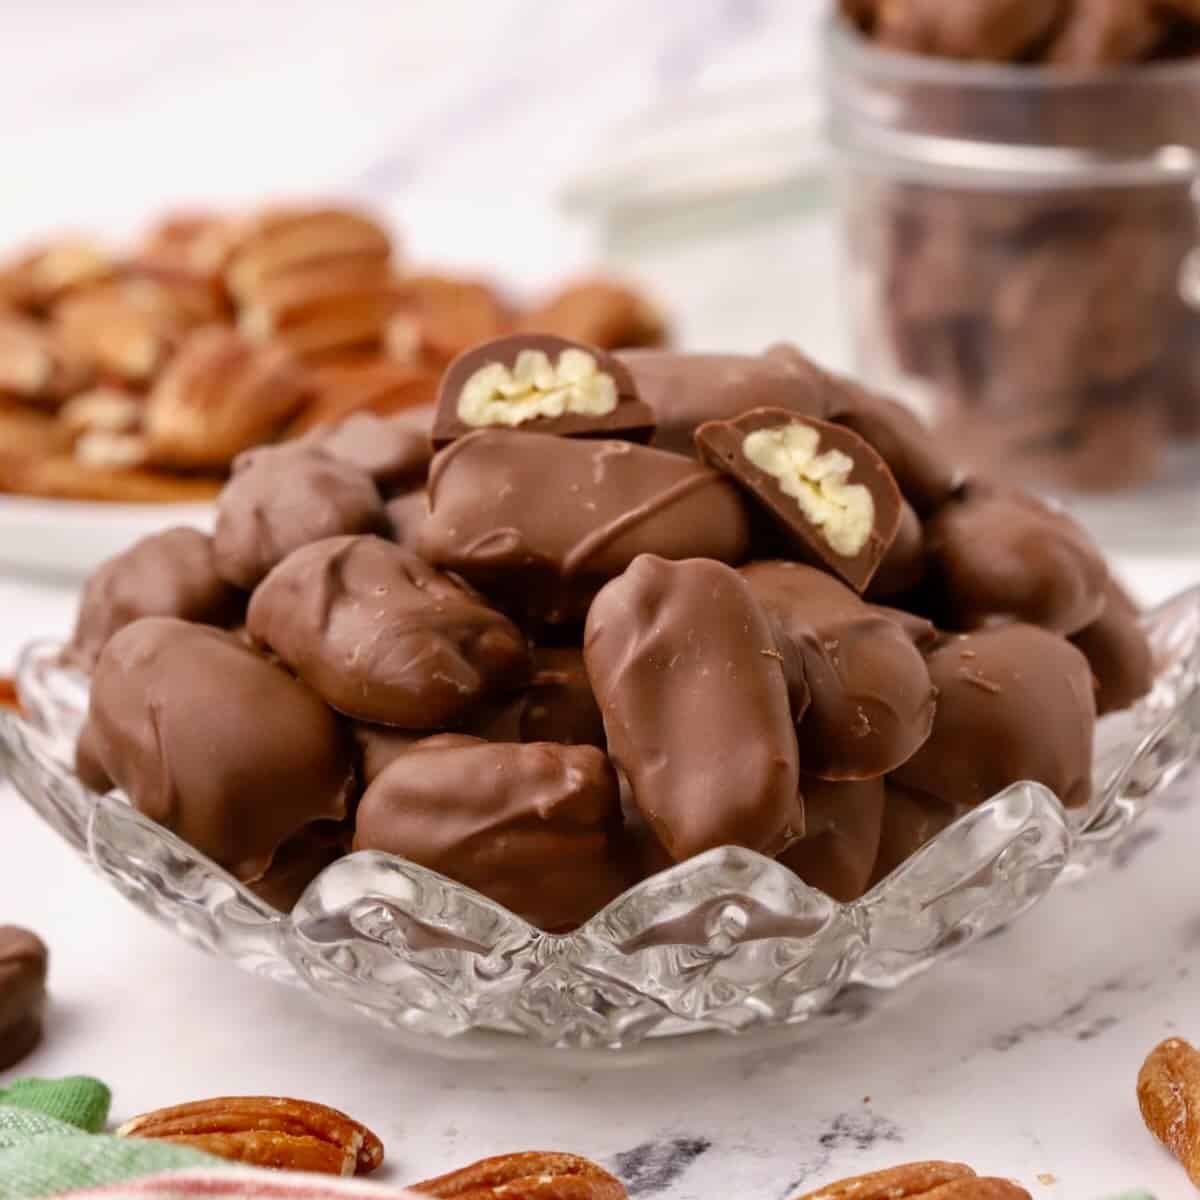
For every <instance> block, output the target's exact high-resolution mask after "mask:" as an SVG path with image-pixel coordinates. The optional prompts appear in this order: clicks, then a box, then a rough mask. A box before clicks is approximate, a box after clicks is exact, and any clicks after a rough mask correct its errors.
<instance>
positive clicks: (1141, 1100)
mask: <svg viewBox="0 0 1200 1200" xmlns="http://www.w3.org/2000/svg"><path fill="white" fill-rule="evenodd" d="M1137 1098H1138V1107H1139V1108H1140V1109H1141V1110H1142V1120H1143V1121H1145V1122H1146V1128H1147V1129H1149V1130H1150V1132H1151V1133H1152V1134H1154V1136H1155V1137H1156V1138H1158V1140H1159V1141H1160V1142H1162V1144H1163V1145H1164V1146H1166V1148H1167V1149H1168V1150H1170V1152H1171V1153H1172V1154H1173V1155H1175V1157H1176V1158H1177V1159H1179V1161H1180V1162H1181V1163H1183V1168H1184V1170H1185V1171H1187V1173H1188V1178H1189V1179H1190V1180H1191V1181H1192V1182H1193V1183H1194V1184H1195V1185H1196V1186H1197V1187H1200V1052H1197V1051H1196V1049H1195V1048H1194V1047H1193V1046H1192V1045H1191V1044H1190V1043H1188V1042H1185V1041H1184V1040H1183V1039H1182V1038H1167V1040H1166V1041H1165V1042H1160V1043H1159V1044H1158V1045H1157V1046H1155V1047H1154V1049H1153V1050H1151V1051H1150V1053H1149V1055H1147V1057H1146V1061H1145V1062H1144V1063H1143V1064H1142V1069H1141V1070H1140V1071H1139V1072H1138V1081H1137Z"/></svg>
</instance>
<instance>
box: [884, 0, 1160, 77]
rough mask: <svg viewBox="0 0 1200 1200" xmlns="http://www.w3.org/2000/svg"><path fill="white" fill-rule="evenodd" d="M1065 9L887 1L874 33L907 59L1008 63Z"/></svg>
mask: <svg viewBox="0 0 1200 1200" xmlns="http://www.w3.org/2000/svg"><path fill="white" fill-rule="evenodd" d="M1119 2H1120V3H1127V2H1128V0H1119ZM1136 2H1140V0H1136ZM1064 4H1065V0H1035V2H1034V3H1030V0H950V2H949V3H947V0H890V3H887V4H880V5H879V8H878V13H879V16H878V21H877V23H876V24H875V26H874V31H875V36H876V38H877V39H878V40H879V41H880V42H881V43H882V44H883V45H885V46H890V47H892V48H894V49H896V50H903V51H907V52H908V53H911V54H935V55H939V56H941V57H945V58H958V59H968V60H975V61H981V62H982V61H988V62H1008V61H1011V60H1014V59H1019V58H1021V57H1023V56H1024V55H1025V54H1026V53H1027V52H1028V51H1029V50H1030V49H1031V48H1034V47H1036V46H1037V45H1038V44H1039V43H1040V42H1041V41H1042V39H1044V38H1045V37H1046V36H1047V35H1048V34H1049V33H1050V32H1051V30H1053V29H1054V27H1055V25H1056V24H1057V23H1058V21H1059V19H1060V16H1061V14H1062V12H1063V9H1064Z"/></svg>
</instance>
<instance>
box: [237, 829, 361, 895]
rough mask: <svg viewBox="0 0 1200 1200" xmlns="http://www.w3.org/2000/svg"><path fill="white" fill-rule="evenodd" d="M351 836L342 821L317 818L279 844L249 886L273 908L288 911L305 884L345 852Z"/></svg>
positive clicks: (302, 891) (306, 885)
mask: <svg viewBox="0 0 1200 1200" xmlns="http://www.w3.org/2000/svg"><path fill="white" fill-rule="evenodd" d="M351 836H352V834H351V831H350V829H349V827H348V826H347V825H345V824H335V823H334V822H332V821H318V822H317V823H316V824H315V825H309V826H308V827H307V828H305V829H302V830H301V831H300V832H299V833H297V834H296V835H295V836H294V837H290V838H288V840H287V841H286V842H284V843H283V845H282V846H280V847H279V849H278V850H277V851H276V852H275V858H274V860H273V861H272V863H271V866H270V867H269V868H268V870H267V873H266V874H265V875H264V876H263V877H262V878H261V879H259V880H257V881H256V882H255V883H252V884H250V885H249V888H250V890H251V891H252V892H253V893H254V894H255V895H256V896H257V897H258V898H259V899H260V900H265V901H266V902H267V903H268V904H269V905H271V907H272V908H277V909H279V911H280V912H291V911H292V909H293V908H295V907H296V902H297V901H298V900H299V899H300V897H301V896H303V895H304V890H305V888H307V887H308V885H309V884H310V883H312V881H313V880H314V879H316V877H317V876H318V875H320V873H321V872H322V871H323V870H325V868H326V867H327V866H329V865H330V863H334V862H336V861H337V860H338V859H339V858H341V857H342V856H343V855H344V854H345V853H346V851H347V850H348V849H349V846H350V839H351Z"/></svg>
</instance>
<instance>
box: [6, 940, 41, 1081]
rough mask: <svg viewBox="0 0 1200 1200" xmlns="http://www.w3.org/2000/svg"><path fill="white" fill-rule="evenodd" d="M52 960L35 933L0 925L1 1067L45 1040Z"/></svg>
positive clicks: (20, 1057)
mask: <svg viewBox="0 0 1200 1200" xmlns="http://www.w3.org/2000/svg"><path fill="white" fill-rule="evenodd" d="M49 961H50V953H49V951H48V950H47V949H46V946H45V944H44V943H43V942H42V939H41V938H39V937H38V936H37V935H36V934H34V933H30V931H29V930H28V929H21V928H20V927H19V926H16V925H0V1071H5V1070H7V1069H8V1068H9V1067H12V1066H15V1065H16V1064H17V1063H18V1062H20V1061H21V1059H23V1058H24V1057H25V1056H26V1055H27V1054H29V1053H31V1052H32V1051H33V1050H34V1048H35V1047H36V1046H37V1044H38V1042H40V1041H41V1040H42V1014H43V1012H44V1011H45V1007H46V973H47V969H48V967H49Z"/></svg>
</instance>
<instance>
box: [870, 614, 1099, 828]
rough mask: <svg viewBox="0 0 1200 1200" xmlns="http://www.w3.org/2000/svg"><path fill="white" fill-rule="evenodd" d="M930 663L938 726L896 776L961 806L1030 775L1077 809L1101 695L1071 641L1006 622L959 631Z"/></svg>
mask: <svg viewBox="0 0 1200 1200" xmlns="http://www.w3.org/2000/svg"><path fill="white" fill-rule="evenodd" d="M926 661H927V662H928V664H929V674H930V677H931V678H932V679H933V682H934V684H935V685H936V686H937V689H938V704H937V716H936V717H935V719H934V723H933V732H932V733H931V734H930V736H929V740H928V741H927V742H926V743H925V745H924V746H922V747H921V749H920V750H918V751H917V753H916V754H914V755H913V756H912V758H910V759H909V760H908V762H906V763H904V764H903V766H900V767H898V768H897V769H896V771H895V772H893V775H892V779H893V780H894V782H896V783H898V784H900V785H901V786H902V787H905V788H908V789H911V790H914V791H917V792H920V793H921V794H922V795H923V796H926V797H928V798H930V799H932V800H936V801H940V802H941V803H943V804H946V805H951V806H957V807H959V808H969V807H974V806H975V805H977V804H980V803H982V802H983V801H984V800H987V799H988V798H989V797H991V796H994V795H995V794H996V793H997V792H999V791H1002V790H1003V789H1004V788H1006V787H1008V785H1009V784H1012V783H1016V782H1017V781H1018V780H1023V779H1031V780H1034V781H1036V782H1038V783H1043V784H1045V785H1046V786H1047V787H1048V788H1050V790H1051V791H1053V792H1054V793H1055V795H1056V796H1058V798H1059V799H1060V800H1061V801H1062V802H1063V804H1065V805H1066V806H1067V807H1068V808H1074V807H1078V806H1080V805H1083V804H1086V803H1087V801H1088V797H1089V796H1090V794H1091V770H1092V736H1093V732H1094V730H1095V725H1096V702H1095V699H1094V697H1093V688H1092V672H1091V668H1090V667H1089V666H1088V662H1087V659H1086V658H1084V656H1083V655H1082V654H1081V653H1080V652H1079V651H1078V650H1077V649H1076V648H1075V647H1074V646H1072V645H1071V643H1070V642H1068V641H1067V640H1066V639H1065V638H1062V637H1059V636H1058V635H1057V634H1054V633H1049V632H1047V631H1046V630H1044V629H1039V628H1037V627H1036V626H1033V625H1021V624H1012V625H1003V626H999V627H997V628H994V629H984V630H980V631H979V632H977V633H969V634H961V635H957V636H952V637H949V638H947V639H946V640H945V641H944V642H943V643H942V644H941V645H939V646H938V647H937V648H936V649H934V650H933V651H932V652H931V653H930V654H929V656H928V658H927V660H926Z"/></svg>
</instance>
